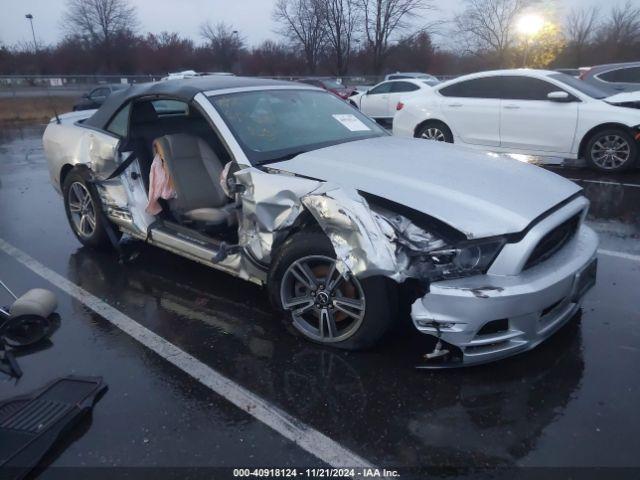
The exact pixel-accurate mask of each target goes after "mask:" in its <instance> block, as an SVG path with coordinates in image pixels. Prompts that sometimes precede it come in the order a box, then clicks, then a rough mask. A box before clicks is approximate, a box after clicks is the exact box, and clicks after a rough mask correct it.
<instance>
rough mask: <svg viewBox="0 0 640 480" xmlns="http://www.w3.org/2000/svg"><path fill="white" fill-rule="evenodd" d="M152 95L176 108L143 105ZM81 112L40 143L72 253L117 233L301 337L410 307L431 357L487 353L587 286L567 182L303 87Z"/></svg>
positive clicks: (580, 228)
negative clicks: (153, 173) (234, 286)
mask: <svg viewBox="0 0 640 480" xmlns="http://www.w3.org/2000/svg"><path fill="white" fill-rule="evenodd" d="M168 101H172V102H175V103H178V102H181V103H182V104H183V105H184V108H182V109H176V108H175V107H174V108H173V109H172V110H170V111H167V110H165V108H166V106H167V105H166V103H165V104H163V105H164V107H163V108H162V109H160V110H156V103H157V102H168ZM178 111H179V112H181V113H176V112H178ZM167 112H168V113H167ZM73 115H77V114H73ZM87 117H88V118H86V119H84V120H83V121H75V122H72V121H68V120H67V118H66V116H65V115H62V116H61V117H59V120H60V123H58V120H57V119H52V121H51V122H50V123H49V125H48V126H47V128H46V130H45V132H44V137H43V143H44V150H45V153H46V156H47V160H48V164H49V169H50V174H51V181H52V183H53V186H54V187H55V188H56V190H58V191H59V192H60V193H61V194H62V196H63V200H64V208H65V211H66V215H67V218H68V220H69V224H70V226H71V229H72V230H73V232H74V234H75V235H76V236H77V238H78V240H79V241H80V242H81V243H82V244H84V245H86V246H89V247H94V248H104V247H108V246H110V245H113V244H114V243H115V238H116V237H115V235H117V234H119V233H127V234H129V235H131V236H133V237H135V238H138V239H140V240H142V241H145V242H147V243H149V244H151V245H156V246H158V247H160V248H163V249H166V250H168V251H170V252H173V253H175V254H178V255H182V256H183V257H185V258H187V259H191V260H195V261H197V262H200V263H202V264H204V265H207V266H209V267H211V268H214V269H218V270H221V271H223V272H226V273H228V274H231V275H234V276H237V277H240V278H242V279H245V280H248V281H251V282H254V283H257V284H259V285H264V286H266V288H267V291H268V294H269V296H270V298H271V301H272V303H273V305H274V307H275V309H276V310H278V311H279V312H281V315H282V317H283V319H284V320H285V322H286V325H288V326H289V327H291V330H293V331H295V332H297V333H298V334H300V335H301V336H303V337H304V338H306V339H308V340H310V341H313V342H317V343H321V344H325V345H330V346H334V347H337V348H343V349H358V348H366V347H370V346H372V345H374V344H375V343H377V342H378V341H380V340H381V339H382V338H383V337H384V336H385V335H386V333H387V332H388V331H389V329H390V328H391V327H392V326H393V324H394V322H395V321H396V319H397V308H398V307H399V303H400V302H407V303H409V302H411V303H412V314H411V316H412V319H413V323H414V325H415V327H416V328H417V329H418V330H419V331H420V332H423V333H425V334H428V335H431V336H434V337H437V338H439V339H440V342H439V343H438V344H437V346H436V348H435V349H434V352H432V354H433V355H434V356H439V357H444V356H446V358H448V359H449V360H450V361H452V362H453V361H457V362H462V364H477V363H482V362H487V361H492V360H496V359H499V358H503V357H506V356H510V355H513V354H516V353H521V352H523V351H525V350H528V349H530V348H533V347H535V346H536V345H538V344H539V343H540V342H541V341H543V340H544V339H546V338H547V337H549V336H550V335H552V334H553V333H554V332H555V331H556V330H557V329H558V328H560V326H561V325H563V324H565V323H567V322H568V321H569V319H570V318H571V317H572V316H573V315H574V314H575V313H576V312H577V311H578V309H579V305H580V301H581V298H582V297H583V296H584V294H585V292H586V291H587V290H588V289H589V288H590V287H591V286H592V285H593V283H594V282H595V272H596V263H595V255H596V249H597V243H598V242H597V237H596V235H595V233H594V232H593V231H592V230H591V229H590V228H589V227H587V226H586V225H585V224H584V218H585V215H586V212H587V208H588V204H589V202H588V201H587V199H586V198H585V197H584V196H583V194H582V190H581V189H580V187H578V186H577V185H576V184H575V183H573V182H570V181H568V180H565V179H563V178H562V177H560V176H558V175H555V174H553V173H551V172H548V171H545V170H543V169H541V168H538V167H535V166H532V165H528V164H524V163H520V162H517V161H514V160H511V159H508V158H502V157H496V156H493V157H492V156H488V155H486V154H481V153H476V152H472V151H469V150H467V149H458V148H456V147H453V146H450V145H444V144H438V143H433V142H432V143H428V142H422V141H419V140H412V139H403V138H396V137H392V136H390V135H389V134H388V133H387V132H386V131H385V130H384V129H382V128H381V127H380V126H378V125H377V124H376V123H375V122H374V121H372V120H370V119H369V118H368V117H366V116H365V115H363V114H362V113H361V112H358V111H357V110H355V109H353V107H351V106H350V105H349V104H347V103H346V102H344V101H341V100H340V99H338V98H336V97H335V95H331V94H329V93H327V92H326V91H323V90H320V89H317V88H314V87H310V86H307V85H303V84H300V83H295V82H279V81H274V80H265V79H257V78H242V77H202V78H193V79H186V80H180V81H175V82H158V83H155V84H146V85H137V86H133V87H132V88H131V89H129V90H126V91H123V92H119V93H117V94H114V95H112V96H111V97H110V98H109V99H108V100H107V101H106V102H105V104H104V105H103V106H102V107H101V108H100V109H99V110H98V111H97V112H95V113H94V114H93V115H92V116H87ZM76 119H77V117H76ZM154 140H157V142H158V143H157V145H160V147H159V148H160V150H159V152H161V153H162V158H163V160H164V164H165V166H166V169H167V170H168V173H169V175H170V176H171V178H172V179H173V184H174V186H175V190H176V192H177V197H176V198H174V199H173V200H170V201H168V202H167V203H166V205H165V208H166V210H164V211H163V215H162V216H153V215H150V214H148V213H147V212H146V210H145V208H146V206H147V202H148V197H147V195H148V193H147V189H148V182H149V170H150V162H151V158H152V151H151V148H152V141H154ZM115 261H116V260H115V258H114V262H115ZM211 288H212V289H215V285H214V284H212V286H211ZM402 292H404V293H402ZM401 293H402V294H401ZM248 321H250V319H248Z"/></svg>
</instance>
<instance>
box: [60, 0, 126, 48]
mask: <svg viewBox="0 0 640 480" xmlns="http://www.w3.org/2000/svg"><path fill="white" fill-rule="evenodd" d="M137 27H138V18H137V14H136V9H135V7H133V6H131V5H129V3H128V1H127V0H67V11H66V13H65V14H64V16H63V28H64V29H65V30H66V33H67V34H68V35H71V36H77V35H79V36H81V37H84V38H85V39H88V40H89V41H91V42H92V43H93V44H97V45H109V44H110V43H111V41H112V40H113V39H114V38H115V37H116V36H118V35H119V34H121V33H123V32H133V31H135V30H136V29H137Z"/></svg>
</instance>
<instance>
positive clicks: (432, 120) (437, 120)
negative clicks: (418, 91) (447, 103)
mask: <svg viewBox="0 0 640 480" xmlns="http://www.w3.org/2000/svg"><path fill="white" fill-rule="evenodd" d="M428 123H441V124H443V125H444V126H445V127H447V128H448V129H449V131H450V132H451V134H452V135H453V129H452V128H451V127H450V126H449V124H448V123H447V122H445V121H444V120H441V119H440V118H436V117H429V118H425V119H424V120H423V121H421V122H420V123H418V124H417V125H416V126H415V128H414V129H413V136H414V138H415V137H416V136H417V135H418V131H419V130H420V129H421V128H422V127H424V126H425V125H426V124H428Z"/></svg>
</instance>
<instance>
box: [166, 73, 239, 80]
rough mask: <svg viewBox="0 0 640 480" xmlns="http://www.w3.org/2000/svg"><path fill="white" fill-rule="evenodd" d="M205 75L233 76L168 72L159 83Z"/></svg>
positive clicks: (228, 74) (226, 74)
mask: <svg viewBox="0 0 640 480" xmlns="http://www.w3.org/2000/svg"><path fill="white" fill-rule="evenodd" d="M206 75H223V76H233V75H234V74H233V73H230V72H196V71H195V70H183V71H181V72H169V73H168V74H167V75H166V76H165V77H162V78H161V79H160V80H161V81H166V80H184V79H185V78H193V77H203V76H206Z"/></svg>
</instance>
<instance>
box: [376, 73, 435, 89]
mask: <svg viewBox="0 0 640 480" xmlns="http://www.w3.org/2000/svg"><path fill="white" fill-rule="evenodd" d="M407 78H415V79H417V80H424V81H425V82H427V84H429V85H431V86H434V85H437V84H439V83H440V80H438V79H437V78H436V77H434V76H433V75H429V74H428V73H420V72H396V73H390V74H388V75H386V76H385V77H384V81H385V82H386V81H388V80H404V79H407Z"/></svg>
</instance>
